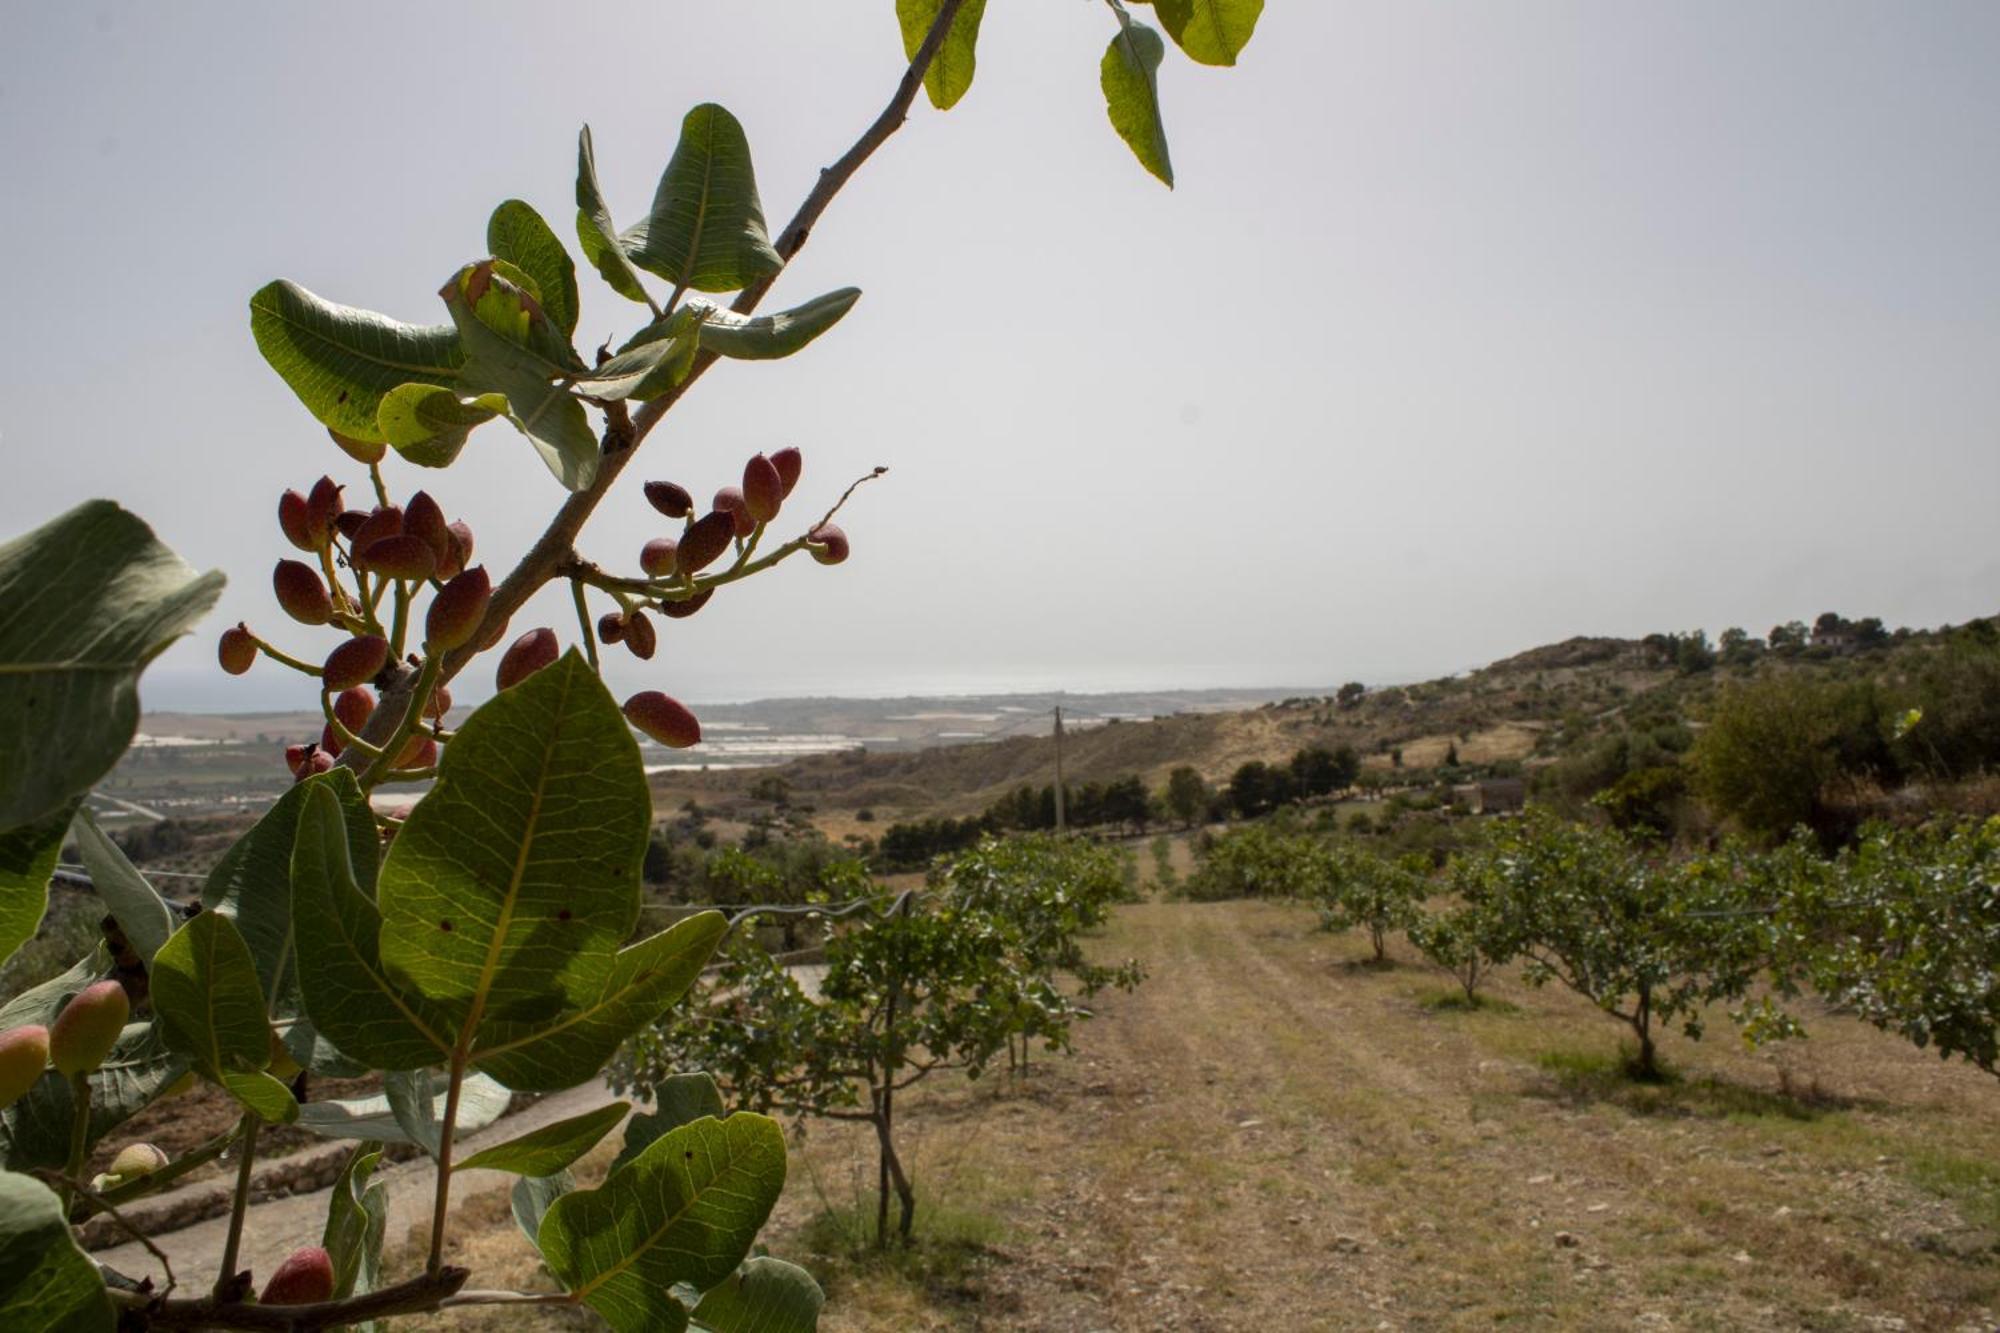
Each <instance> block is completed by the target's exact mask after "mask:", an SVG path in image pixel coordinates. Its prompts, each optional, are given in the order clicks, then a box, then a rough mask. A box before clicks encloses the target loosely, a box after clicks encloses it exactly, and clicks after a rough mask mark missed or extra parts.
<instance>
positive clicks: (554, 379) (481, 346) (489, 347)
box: [438, 264, 598, 491]
mask: <svg viewBox="0 0 2000 1333" xmlns="http://www.w3.org/2000/svg"><path fill="white" fill-rule="evenodd" d="M438 294H439V295H440V296H442V297H443V298H444V302H445V306H446V308H447V309H449V310H450V311H451V319H452V323H453V325H454V326H456V327H457V329H458V336H459V341H460V342H461V344H463V346H464V348H465V366H464V368H463V369H462V371H461V372H460V381H459V383H460V388H461V389H462V390H463V391H464V392H466V393H469V394H472V395H474V396H475V397H476V398H477V399H479V400H484V397H485V395H488V394H499V395H501V396H503V397H504V398H505V399H506V400H507V405H508V411H507V419H508V420H509V421H511V422H513V423H514V428H515V429H516V430H518V431H520V432H521V433H522V434H523V435H525V436H527V437H528V443H530V444H532V445H534V446H535V451H536V452H537V453H539V454H540V455H541V456H542V461H543V462H544V463H546V464H547V465H548V469H549V471H550V472H552V473H554V474H555V477H556V480H558V481H560V482H561V483H562V484H563V485H564V486H565V487H567V488H568V489H570V490H572V491H580V490H583V489H584V488H585V487H587V486H589V485H590V483H591V480H592V479H593V478H594V477H596V475H597V456H598V447H597V437H596V436H595V435H594V434H592V433H591V429H590V420H589V418H588V417H587V416H586V415H585V414H584V410H583V402H582V400H580V399H579V398H577V397H576V396H575V395H574V394H572V393H571V392H570V391H569V380H570V377H571V375H572V373H573V372H572V370H571V369H570V368H569V367H567V366H563V365H560V364H558V363H557V362H555V361H552V360H550V359H549V357H548V356H547V355H546V354H545V353H546V351H547V346H546V338H544V337H540V336H538V335H537V332H536V329H537V325H538V323H539V324H540V325H541V326H546V325H547V323H548V316H547V315H546V314H545V313H543V311H542V310H541V308H540V306H539V305H536V304H533V303H532V297H530V296H529V294H528V293H527V292H525V291H524V290H522V289H521V288H520V287H518V286H516V285H515V284H514V283H512V282H509V281H508V280H507V279H506V278H504V277H502V276H500V275H499V274H497V273H495V272H494V271H493V269H492V266H491V265H490V264H472V265H468V266H467V267H465V268H463V269H460V270H459V271H458V272H457V273H456V274H454V275H453V276H452V279H451V281H450V282H447V283H446V284H445V285H444V287H443V288H442V289H441V290H440V291H439V293H438Z"/></svg>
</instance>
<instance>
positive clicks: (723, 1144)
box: [541, 1112, 785, 1333]
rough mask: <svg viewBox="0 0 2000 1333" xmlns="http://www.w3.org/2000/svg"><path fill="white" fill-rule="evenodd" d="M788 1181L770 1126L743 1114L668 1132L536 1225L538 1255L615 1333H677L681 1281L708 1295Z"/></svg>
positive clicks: (781, 1145) (778, 1137)
mask: <svg viewBox="0 0 2000 1333" xmlns="http://www.w3.org/2000/svg"><path fill="white" fill-rule="evenodd" d="M784 1185H785V1137H784V1133H783V1131H782V1130H780V1129H779V1128H778V1122H777V1121H775V1120H772V1119H770V1118H768V1117H766V1116H761V1115H752V1114H749V1113H748V1112H739V1113H738V1114H736V1115H733V1116H730V1117H729V1118H728V1119H727V1120H697V1121H695V1122H694V1123H693V1124H690V1125H683V1126H682V1127H681V1128H679V1129H677V1130H674V1131H673V1132H672V1133H670V1134H667V1135H664V1136H663V1137H661V1138H660V1139H659V1140H657V1141H656V1142H655V1143H654V1144H653V1145H652V1146H651V1147H650V1148H648V1149H646V1151H645V1152H643V1153H640V1154H639V1156H638V1157H636V1158H634V1159H633V1160H632V1161H631V1163H630V1164H628V1165H627V1166H625V1167H624V1168H622V1169H621V1170H618V1171H614V1172H612V1173H611V1175H610V1176H609V1177H608V1178H606V1180H605V1182H604V1184H603V1186H602V1187H600V1188H598V1189H594V1190H577V1191H576V1192H574V1193H572V1194H566V1195H564V1196H563V1197H562V1198H560V1199H558V1200H556V1201H555V1203H554V1204H552V1205H551V1206H550V1207H549V1211H548V1215H547V1216H546V1217H544V1218H543V1219H542V1229H541V1243H542V1255H543V1258H544V1259H545V1260H546V1262H547V1263H548V1266H549V1271H550V1272H552V1273H553V1274H555V1276H556V1279H557V1280H558V1281H559V1282H561V1283H562V1284H563V1287H564V1289H565V1290H567V1291H569V1292H571V1293H572V1294H573V1295H575V1296H577V1297H579V1298H580V1299H581V1300H582V1301H583V1302H584V1303H585V1304H587V1305H589V1306H590V1307H591V1308H592V1309H593V1310H596V1311H597V1312H598V1313H599V1314H601V1315H603V1316H604V1318H605V1319H606V1321H607V1322H609V1323H610V1325H611V1326H612V1328H614V1329H617V1330H621V1333H623V1331H624V1330H634V1331H635V1333H636V1330H641V1329H656V1328H676V1327H680V1326H682V1325H683V1323H684V1321H685V1319H686V1313H685V1310H684V1308H683V1307H682V1306H681V1304H680V1302H679V1301H678V1300H676V1299H675V1298H674V1296H673V1294H672V1291H673V1288H674V1286H675V1285H676V1284H677V1283H683V1282H685V1283H688V1284H689V1285H691V1286H693V1287H696V1288H698V1289H701V1290H706V1289H707V1288H709V1287H712V1286H714V1285H715V1284H717V1283H718V1282H721V1281H722V1280H723V1279H724V1278H726V1277H728V1276H729V1275H730V1274H731V1273H733V1272H735V1270H736V1266H737V1265H738V1264H739V1263H741V1262H742V1261H743V1258H744V1256H745V1255H746V1254H748V1253H749V1250H750V1245H751V1243H752V1242H753V1241H755V1240H756V1238H757V1231H758V1229H759V1228H760V1227H762V1226H763V1225H764V1219H765V1218H767V1217H769V1216H770V1213H771V1207H772V1205H773V1204H775V1203H776V1202H777V1201H778V1194H779V1192H780V1191H782V1190H783V1189H784Z"/></svg>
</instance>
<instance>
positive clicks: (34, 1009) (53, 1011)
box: [0, 941, 111, 1032]
mask: <svg viewBox="0 0 2000 1333" xmlns="http://www.w3.org/2000/svg"><path fill="white" fill-rule="evenodd" d="M110 971H111V951H110V949H108V948H107V947H105V945H104V943H103V942H102V941H99V942H98V943H97V944H95V945H93V946H92V947H91V950H90V952H89V953H88V954H86V955H85V956H84V957H82V958H80V959H78V960H77V961H76V962H74V963H72V964H70V966H69V967H68V969H66V970H65V971H64V972H63V973H62V974H61V975H59V976H53V977H50V978H49V979H48V980H47V981H44V982H42V983H40V984H39V985H35V986H30V987H29V988H28V989H27V990H24V991H22V992H21V993H20V994H19V995H16V996H15V997H14V998H13V999H11V1000H9V1001H7V1003H6V1004H5V1005H0V1032H5V1031H6V1030H7V1029H9V1028H17V1027H20V1026H22V1025H23V1024H28V1023H32V1024H34V1025H35V1026H37V1027H47V1026H48V1025H49V1024H51V1023H53V1022H55V1021H56V1015H57V1014H59V1013H61V1012H62V1007H63V1006H64V1005H66V1004H68V1003H69V999H70V996H72V995H74V994H76V993H77V992H78V991H80V990H82V989H83V988H84V987H85V986H88V985H89V984H90V983H91V982H93V981H99V980H102V979H103V978H104V976H105V974H106V973H108V972H110Z"/></svg>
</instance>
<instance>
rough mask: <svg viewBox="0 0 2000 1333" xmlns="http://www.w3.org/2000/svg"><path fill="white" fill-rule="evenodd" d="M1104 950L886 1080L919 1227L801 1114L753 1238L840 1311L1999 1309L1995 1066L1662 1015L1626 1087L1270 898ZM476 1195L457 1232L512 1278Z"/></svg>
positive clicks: (1102, 1320)
mask: <svg viewBox="0 0 2000 1333" xmlns="http://www.w3.org/2000/svg"><path fill="white" fill-rule="evenodd" d="M1101 948H1102V950H1103V952H1104V953H1105V954H1107V955H1111V954H1116V955H1124V954H1136V955H1138V956H1140V957H1142V958H1143V959H1145V960H1146V962H1147V964H1148V965H1149V967H1150V969H1151V974H1152V975H1151V979H1150V980H1149V981H1148V982H1147V983H1146V985H1145V986H1144V987H1142V988H1141V989H1140V990H1139V991H1138V992H1137V993H1135V994H1133V995H1130V996H1114V997H1110V998H1107V999H1106V1000H1105V1001H1104V1002H1103V1003H1102V1006H1101V1008H1102V1014H1101V1017H1100V1018H1099V1019H1098V1021H1096V1022H1094V1023H1092V1024H1088V1025H1086V1026H1085V1027H1084V1028H1083V1029H1082V1030H1081V1032H1080V1036H1079V1041H1078V1050H1077V1053H1076V1054H1075V1055H1074V1056H1072V1057H1069V1058H1055V1059H1042V1058H1038V1060H1037V1063H1036V1065H1035V1068H1034V1072H1033V1074H1032V1076H1031V1077H1030V1078H1029V1079H1028V1080H1027V1081H1026V1083H1025V1084H1024V1085H1019V1086H1008V1085H1007V1083H1006V1081H1005V1079H1004V1077H1003V1078H1002V1079H998V1080H992V1079H989V1080H987V1081H985V1082H982V1083H979V1084H969V1083H966V1082H965V1081H963V1080H961V1079H956V1078H953V1079H949V1080H944V1081H940V1082H938V1083H936V1084H935V1085H930V1086H925V1087H923V1088H921V1089H920V1090H919V1091H918V1092H917V1093H916V1094H915V1095H913V1096H911V1097H910V1098H909V1099H908V1102H907V1112H906V1115H907V1120H906V1124H907V1145H908V1155H909V1156H910V1157H911V1159H912V1160H913V1163H914V1167H915V1171H916V1174H917V1177H918V1181H919V1184H920V1187H921V1188H922V1189H923V1190H924V1192H925V1195H926V1207H925V1210H924V1212H923V1214H922V1215H921V1216H920V1220H919V1229H920V1234H921V1237H922V1239H921V1240H920V1242H919V1244H918V1246H917V1247H916V1249H915V1250H914V1251H913V1252H912V1253H910V1254H908V1255H891V1256H889V1257H886V1258H877V1257H874V1256H873V1255H872V1254H871V1253H870V1252H869V1250H868V1248H867V1247H866V1245H865V1243H858V1240H857V1235H856V1233H857V1230H858V1229H860V1224H859V1223H858V1222H857V1221H856V1220H855V1208H856V1206H857V1204H858V1203H859V1204H862V1205H864V1212H865V1211H866V1209H865V1204H866V1199H867V1195H868V1191H869V1189H870V1187H871V1186H872V1178H873V1166H872V1158H871V1157H870V1156H869V1151H868V1144H867V1142H866V1141H865V1140H864V1139H863V1138H862V1136H860V1135H857V1134H854V1133H851V1132H849V1131H848V1129H847V1127H844V1126H823V1125H813V1126H811V1127H810V1128H809V1132H808V1133H807V1134H806V1135H805V1137H804V1138H803V1140H802V1141H801V1142H800V1143H799V1144H798V1145H797V1147H796V1150H795V1153H794V1158H793V1163H794V1165H793V1173H792V1179H791V1181H790V1183H789V1185H788V1187H787V1191H786V1197H785V1199H784V1201H783V1202H782V1203H781V1204H780V1207H779V1212H778V1214H777V1216H776V1218H775V1219H774V1225H773V1226H772V1228H771V1229H770V1231H769V1232H768V1234H767V1237H766V1239H767V1241H768V1243H769V1245H770V1247H771V1249H772V1251H773V1252H774V1253H777V1254H781V1255H786V1256H789V1257H792V1258H794V1259H797V1260H799V1261H801V1262H804V1263H806V1264H808V1266H810V1267H812V1268H813V1269H814V1270H815V1271H816V1272H817V1273H818V1274H819V1275H820V1276H821V1277H822V1280H823V1281H824V1282H825V1283H826V1285H827V1287H828V1290H829V1295H830V1302H829V1306H828V1310H827V1315H826V1317H825V1319H824V1320H823V1322H822V1327H823V1328H825V1329H827V1330H829V1333H876V1331H878V1330H880V1331H883V1333H886V1331H887V1330H892V1329H893V1330H899V1331H901V1330H923V1329H939V1330H943V1329H981V1330H986V1329H994V1330H997V1329H1024V1330H1026V1329H1037V1330H1038V1329H1055V1328H1074V1329H1105V1330H1131V1331H1132V1333H1138V1331H1140V1330H1147V1331H1149V1333H1150V1331H1151V1330H1158V1329H1189V1330H1225V1329H1230V1330H1233V1329H1242V1330H1295V1329H1349V1328H1355V1329H1375V1328H1390V1329H1437V1328H1460V1327H1482V1328H1483V1327H1489V1326H1493V1325H1504V1326H1510V1327H1511V1326H1527V1327H1536V1328H1592V1329H1596V1328H1632V1327H1654V1328H1689V1329H1740V1328H1756V1329H1812V1330H1868V1329H1886V1328H1901V1327H1908V1328H1943V1329H1958V1328H1966V1329H1972V1328H1978V1329H1988V1328H1992V1327H1993V1326H1994V1316H1995V1311H1996V1310H2000V1268H1996V1266H1995V1262H1994V1260H1995V1257H1996V1244H2000V1115H1996V1111H2000V1086H1995V1085H1994V1083H1993V1080H1991V1079H1990V1078H1987V1077H1986V1076H1984V1075H1981V1074H1978V1073H1976V1072H1972V1071H1968V1070H1967V1069H1965V1068H1964V1067H1962V1066H1957V1065H1949V1066H1947V1065H1941V1064H1940V1063H1939V1062H1937V1061H1936V1060H1935V1059H1932V1058H1930V1057H1928V1056H1925V1055H1923V1054H1922V1053H1920V1052H1917V1051H1915V1050H1914V1049H1912V1048H1910V1047H1908V1046H1906V1045H1904V1044H1903V1043H1901V1042H1899V1041H1897V1040H1895V1039H1892V1038H1889V1037H1886V1036H1883V1035H1882V1034H1879V1033H1876V1032H1874V1031H1872V1030H1869V1029H1865V1028H1862V1027H1860V1026H1858V1025H1855V1024H1853V1023H1851V1022H1849V1021H1847V1020H1844V1019H1838V1018H1832V1017H1820V1018H1818V1019H1816V1021H1814V1022H1813V1023H1812V1024H1811V1026H1812V1027H1813V1029H1814V1035H1813V1038H1812V1039H1811V1040H1810V1041H1808V1042H1805V1043H1802V1044H1798V1045H1796V1046H1793V1047H1790V1048H1786V1049H1782V1050H1777V1051H1770V1052H1765V1053H1751V1052H1746V1051H1744V1050H1743V1049H1742V1048H1741V1047H1740V1046H1739V1045H1737V1044H1736V1043H1735V1042H1734V1039H1733V1038H1732V1037H1730V1036H1729V1035H1728V1030H1727V1028H1726V1025H1724V1026H1720V1027H1718V1028H1717V1029H1716V1032H1715V1035H1714V1036H1712V1037H1711V1038H1710V1039H1709V1040H1708V1041H1706V1042H1704V1043H1699V1044H1696V1043H1691V1042H1687V1041H1685V1040H1682V1039H1680V1038H1678V1037H1675V1038H1670V1039H1668V1041H1667V1042H1666V1043H1665V1048H1664V1049H1665V1053H1666V1055H1667V1057H1668V1059H1669V1060H1670V1061H1671V1062H1672V1064H1673V1066H1674V1068H1675V1071H1676V1076H1675V1078H1674V1079H1673V1080H1671V1081H1669V1082H1667V1083H1663V1084H1655V1085H1645V1086H1640V1085H1634V1084H1632V1083H1629V1082H1627V1081H1626V1080H1625V1079H1624V1078H1623V1077H1622V1076H1621V1075H1620V1074H1619V1073H1618V1072H1617V1071H1618V1066H1619V1050H1618V1034H1619V1031H1620V1029H1619V1027H1618V1025H1616V1024H1615V1023H1613V1022H1612V1021H1610V1020H1608V1019H1606V1018H1605V1017H1603V1016H1602V1015H1600V1014H1597V1013H1596V1012H1594V1011H1593V1010H1591V1009H1590V1008H1589V1007H1588V1006H1586V1005H1584V1004H1582V1003H1580V1002H1578V1001H1576V1000H1574V999H1573V998H1572V997H1570V996H1568V995H1566V994H1564V993H1561V992H1558V991H1530V990H1527V989H1526V988H1524V987H1521V986H1519V985H1518V984H1516V983H1514V982H1512V981H1511V980H1507V979H1503V980H1502V982H1501V984H1499V985H1498V986H1497V987H1496V988H1495V990H1494V998H1495V999H1496V1000H1497V1001H1499V1003H1496V1004H1493V1005H1490V1006H1484V1007H1481V1008H1478V1009H1473V1010H1466V1009H1463V1008H1456V1007H1452V1006H1450V1005H1447V1004H1444V1003H1442V1002H1441V997H1444V996H1446V995H1448V994H1449V992H1450V986H1451V983H1450V982H1449V981H1448V980H1446V979H1445V978H1443V977H1442V975H1441V974H1437V973H1433V972H1431V971H1429V970H1428V969H1426V968H1424V967H1422V966H1421V965H1420V964H1418V963H1416V962H1414V961H1410V960H1412V959H1413V955H1412V954H1411V953H1410V952H1409V950H1408V948H1407V946H1403V947H1401V948H1399V949H1398V950H1397V954H1398V957H1399V958H1401V959H1403V960H1405V961H1404V962H1403V963H1401V965H1399V966H1396V967H1392V968H1389V969H1375V968H1370V967H1365V966H1362V965H1360V964H1361V960H1362V957H1363V955H1364V954H1365V952H1366V945H1365V944H1363V943H1362V942H1361V941H1360V940H1358V939H1357V938H1353V937H1336V936H1328V935H1324V934H1320V933H1318V932H1316V931H1314V930H1313V929H1312V928H1311V918H1310V914H1309V913H1308V912H1307V911H1306V910H1305V909H1303V908H1299V907H1293V906H1287V905H1281V904H1268V903H1247V904H1245V903H1221V904H1179V903H1145V904H1138V905H1134V906H1130V907H1126V908H1123V909H1121V910H1120V912H1119V915H1118V917H1117V919H1116V921H1115V923H1114V926H1113V929H1112V930H1111V931H1110V932H1109V934H1108V935H1107V936H1106V938H1105V939H1104V940H1103V941H1102V942H1101ZM829 1213H831V1215H832V1220H829V1217H828V1214H829ZM489 1220H492V1221H493V1222H494V1225H493V1226H492V1227H491V1228H490V1229H489V1232H488V1233H481V1234H475V1235H474V1236H473V1237H471V1238H470V1239H468V1241H467V1242H465V1245H466V1252H467V1253H469V1254H471V1255H473V1256H475V1257H477V1258H479V1260H480V1262H481V1267H482V1269H486V1260H487V1258H488V1257H491V1258H494V1259H497V1260H501V1262H502V1263H503V1264H504V1263H506V1262H511V1263H512V1264H513V1265H514V1267H515V1270H516V1271H515V1273H514V1274H512V1275H511V1276H510V1275H509V1274H507V1273H505V1272H504V1271H503V1272H502V1273H501V1274H499V1275H497V1276H498V1277H499V1278H500V1280H526V1279H527V1278H529V1277H531V1276H532V1272H533V1264H532V1261H531V1259H530V1258H529V1257H528V1256H527V1251H526V1247H525V1245H524V1244H523V1243H522V1242H521V1241H520V1239H519V1238H518V1237H517V1236H513V1235H511V1234H508V1233H511V1223H505V1220H504V1218H502V1219H489ZM489 1246H490V1247H491V1248H490V1249H489V1248H488V1247H489ZM508 1254H511V1255H513V1256H514V1257H513V1259H512V1260H505V1259H504V1258H503V1256H504V1255H508ZM489 1271H490V1270H489ZM487 1280H488V1273H487V1271H482V1275H481V1281H482V1282H485V1281H487ZM511 1322H512V1323H513V1324H514V1325H515V1326H516V1327H520V1326H523V1325H522V1321H521V1320H520V1318H519V1316H518V1315H516V1316H514V1317H513V1318H512V1321H511ZM461 1326H465V1327H487V1326H488V1325H480V1324H474V1323H466V1324H463V1325H461ZM490 1326H491V1327H495V1328H498V1327H500V1325H498V1324H493V1325H490ZM548 1326H552V1327H554V1326H560V1325H556V1324H554V1323H551V1324H549V1325H548Z"/></svg>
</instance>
